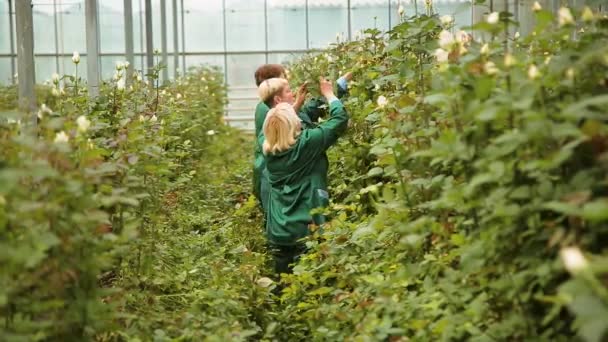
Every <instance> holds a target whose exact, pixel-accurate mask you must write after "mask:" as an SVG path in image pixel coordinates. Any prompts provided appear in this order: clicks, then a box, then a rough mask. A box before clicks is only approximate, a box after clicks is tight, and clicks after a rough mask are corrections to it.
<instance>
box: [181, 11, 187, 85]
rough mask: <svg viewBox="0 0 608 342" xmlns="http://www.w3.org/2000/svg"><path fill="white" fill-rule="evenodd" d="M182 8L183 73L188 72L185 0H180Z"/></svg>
mask: <svg viewBox="0 0 608 342" xmlns="http://www.w3.org/2000/svg"><path fill="white" fill-rule="evenodd" d="M180 5H181V9H182V73H183V74H184V75H185V74H186V19H185V15H186V11H184V0H180Z"/></svg>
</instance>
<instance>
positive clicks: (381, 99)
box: [376, 95, 388, 108]
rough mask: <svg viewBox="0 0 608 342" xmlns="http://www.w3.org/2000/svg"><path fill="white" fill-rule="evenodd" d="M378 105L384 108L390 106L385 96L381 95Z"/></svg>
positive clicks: (377, 101)
mask: <svg viewBox="0 0 608 342" xmlns="http://www.w3.org/2000/svg"><path fill="white" fill-rule="evenodd" d="M376 103H377V104H378V107H380V108H384V107H386V105H387V104H388V100H387V99H386V97H385V96H384V95H380V96H378V100H376Z"/></svg>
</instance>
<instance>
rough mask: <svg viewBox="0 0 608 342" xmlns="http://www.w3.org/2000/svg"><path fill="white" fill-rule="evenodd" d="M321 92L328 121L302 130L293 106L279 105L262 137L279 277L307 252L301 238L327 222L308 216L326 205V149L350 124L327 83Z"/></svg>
mask: <svg viewBox="0 0 608 342" xmlns="http://www.w3.org/2000/svg"><path fill="white" fill-rule="evenodd" d="M320 89H321V93H322V94H323V96H324V97H325V98H326V99H327V103H329V112H330V117H329V118H328V119H327V120H326V121H324V122H322V123H320V124H319V125H318V126H317V127H315V128H309V129H304V130H302V123H301V120H300V118H299V117H298V116H297V114H296V112H295V110H294V109H293V106H291V105H290V104H288V103H279V104H277V105H276V106H274V108H273V109H271V110H270V111H269V112H268V114H267V116H266V120H265V121H264V126H263V136H261V137H260V142H262V147H263V152H264V157H265V161H266V176H267V179H268V184H269V186H270V189H269V191H268V193H269V194H268V202H267V208H266V212H267V216H266V219H267V223H266V236H267V238H268V241H269V243H270V245H271V247H272V249H273V254H274V257H275V271H276V272H277V273H278V274H281V273H289V272H291V268H290V266H289V265H290V264H292V263H293V262H294V261H295V260H296V259H297V257H299V255H300V254H302V253H303V252H304V251H305V247H304V244H303V243H302V241H301V239H302V238H304V237H306V236H308V235H310V233H311V231H310V228H311V227H313V226H319V225H321V224H323V223H324V221H325V218H324V217H323V215H320V214H315V215H311V213H310V212H311V210H312V209H314V208H318V207H324V206H327V205H328V204H329V196H328V193H327V172H328V163H327V157H326V156H325V151H326V150H327V149H328V148H329V147H331V146H332V145H333V144H335V143H336V141H337V140H338V137H339V136H340V135H342V134H343V133H344V131H345V130H346V128H347V126H348V114H347V113H346V110H345V108H344V106H343V105H342V102H340V100H338V98H337V97H336V96H335V95H334V92H333V86H332V84H331V82H329V81H327V80H325V79H321V80H320Z"/></svg>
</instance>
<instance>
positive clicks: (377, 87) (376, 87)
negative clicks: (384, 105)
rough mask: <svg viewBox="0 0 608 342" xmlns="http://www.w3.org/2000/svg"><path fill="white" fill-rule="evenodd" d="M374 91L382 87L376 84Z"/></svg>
mask: <svg viewBox="0 0 608 342" xmlns="http://www.w3.org/2000/svg"><path fill="white" fill-rule="evenodd" d="M374 90H375V91H378V90H380V85H379V84H378V83H376V84H375V85H374Z"/></svg>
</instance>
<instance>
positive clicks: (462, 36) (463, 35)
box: [456, 31, 469, 44]
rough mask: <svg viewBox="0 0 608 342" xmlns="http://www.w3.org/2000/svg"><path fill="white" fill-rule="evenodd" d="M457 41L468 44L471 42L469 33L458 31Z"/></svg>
mask: <svg viewBox="0 0 608 342" xmlns="http://www.w3.org/2000/svg"><path fill="white" fill-rule="evenodd" d="M456 40H458V41H459V42H460V43H463V44H465V43H468V42H469V34H468V33H467V31H458V32H457V33H456Z"/></svg>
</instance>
